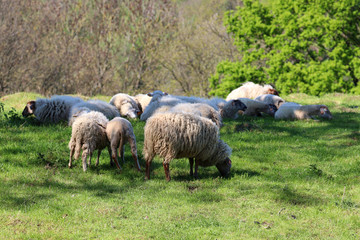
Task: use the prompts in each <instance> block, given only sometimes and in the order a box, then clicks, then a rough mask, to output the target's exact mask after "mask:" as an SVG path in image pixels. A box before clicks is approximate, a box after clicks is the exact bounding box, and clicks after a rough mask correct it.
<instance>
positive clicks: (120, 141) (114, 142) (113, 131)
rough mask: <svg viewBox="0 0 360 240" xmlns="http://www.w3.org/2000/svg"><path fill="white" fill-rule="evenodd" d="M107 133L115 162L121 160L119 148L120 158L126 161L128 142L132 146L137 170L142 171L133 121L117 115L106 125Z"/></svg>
mask: <svg viewBox="0 0 360 240" xmlns="http://www.w3.org/2000/svg"><path fill="white" fill-rule="evenodd" d="M106 135H107V138H108V140H109V141H110V148H111V153H112V154H111V156H112V159H113V160H114V161H115V162H119V161H118V156H117V149H119V155H120V158H121V159H122V160H123V162H124V163H125V157H124V148H125V146H124V145H125V143H127V142H128V143H129V144H130V147H131V154H132V157H133V159H134V162H135V166H136V168H137V170H138V171H140V164H139V160H138V157H137V149H136V138H135V134H134V129H133V127H132V125H131V123H130V122H129V121H128V120H127V119H125V118H122V117H116V118H114V119H113V120H111V121H110V122H108V124H107V126H106Z"/></svg>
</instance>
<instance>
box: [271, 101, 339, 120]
mask: <svg viewBox="0 0 360 240" xmlns="http://www.w3.org/2000/svg"><path fill="white" fill-rule="evenodd" d="M313 116H320V117H322V118H325V119H332V115H331V112H330V110H329V109H328V107H327V106H325V105H304V106H302V105H300V104H298V103H293V102H286V103H284V104H282V105H281V107H280V108H279V109H278V110H277V112H276V113H275V119H291V120H294V119H298V120H304V119H314V117H313Z"/></svg>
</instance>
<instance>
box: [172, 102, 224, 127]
mask: <svg viewBox="0 0 360 240" xmlns="http://www.w3.org/2000/svg"><path fill="white" fill-rule="evenodd" d="M169 111H171V112H183V113H192V114H194V115H198V116H201V117H205V118H208V119H210V120H211V121H213V122H214V123H215V124H216V125H217V126H218V127H219V128H220V127H221V126H222V119H221V115H220V113H219V112H218V111H216V110H215V109H214V108H213V107H211V106H209V105H208V104H204V103H180V104H178V105H176V106H174V107H172V108H171V109H170V110H169Z"/></svg>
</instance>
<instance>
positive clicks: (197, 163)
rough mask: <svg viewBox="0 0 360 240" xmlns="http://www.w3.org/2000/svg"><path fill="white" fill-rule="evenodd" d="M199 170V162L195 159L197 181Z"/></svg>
mask: <svg viewBox="0 0 360 240" xmlns="http://www.w3.org/2000/svg"><path fill="white" fill-rule="evenodd" d="M198 168H199V160H197V159H196V158H195V173H194V177H195V179H198Z"/></svg>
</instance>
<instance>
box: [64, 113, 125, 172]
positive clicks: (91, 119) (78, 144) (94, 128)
mask: <svg viewBox="0 0 360 240" xmlns="http://www.w3.org/2000/svg"><path fill="white" fill-rule="evenodd" d="M108 121H109V120H108V119H107V118H106V117H105V115H104V114H102V113H101V112H96V111H91V112H88V113H85V114H83V115H81V116H79V117H77V118H76V119H75V121H74V123H73V125H72V132H71V139H70V142H69V149H70V160H69V168H71V167H72V157H73V155H74V153H75V156H74V158H75V159H77V158H79V155H80V151H81V150H82V165H83V170H84V171H86V169H87V164H86V160H87V158H88V157H89V161H88V164H89V165H91V157H92V154H93V152H94V151H95V150H98V157H97V161H96V166H97V165H99V158H100V154H101V151H102V149H104V148H105V147H107V148H108V151H109V155H110V163H111V161H112V160H111V150H110V146H109V141H108V139H107V136H106V125H107V123H108ZM115 163H116V166H117V167H118V168H119V169H121V167H120V165H119V163H118V162H117V159H115Z"/></svg>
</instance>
